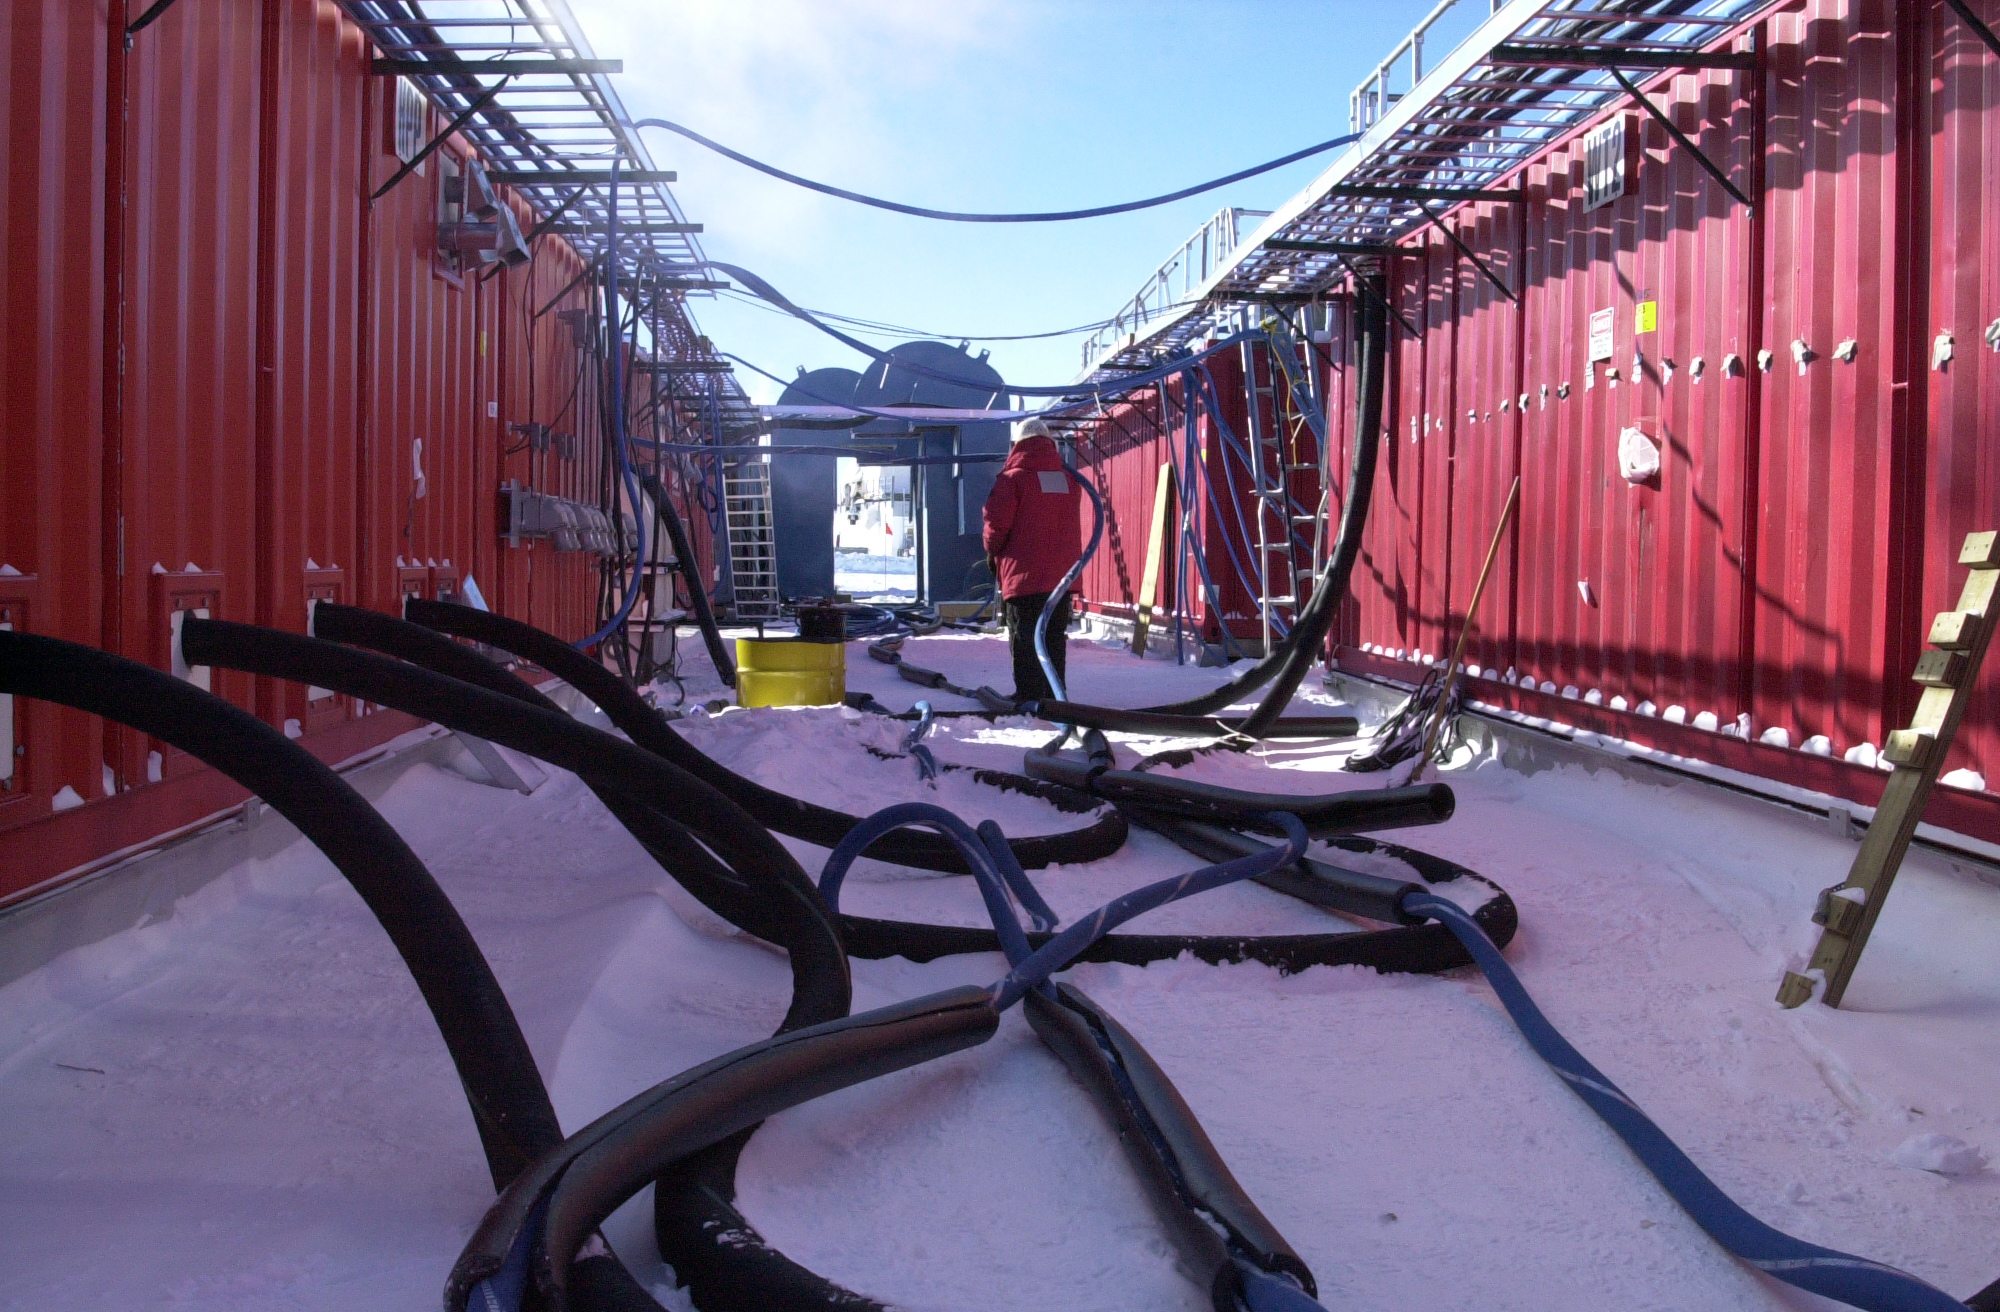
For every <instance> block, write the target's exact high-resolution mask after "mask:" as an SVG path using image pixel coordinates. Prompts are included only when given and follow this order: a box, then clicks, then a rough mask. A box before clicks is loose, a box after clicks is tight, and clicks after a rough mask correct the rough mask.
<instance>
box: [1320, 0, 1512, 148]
mask: <svg viewBox="0 0 2000 1312" xmlns="http://www.w3.org/2000/svg"><path fill="white" fill-rule="evenodd" d="M1476 3H1478V0H1439V2H1438V7H1437V8H1435V9H1433V10H1431V11H1430V13H1428V14H1426V15H1425V16H1424V21H1423V22H1421V23H1418V24H1417V25H1416V27H1414V28H1412V29H1411V31H1410V34H1409V35H1408V36H1406V37H1404V38H1403V41H1402V44H1400V45H1398V46H1397V47H1396V48H1395V49H1394V50H1391V51H1390V52H1389V57H1388V58H1386V59H1384V60H1383V61H1382V62H1381V63H1380V64H1378V65H1376V68H1375V71H1374V72H1373V73H1370V74H1369V75H1368V77H1367V79H1366V80H1364V81H1363V82H1362V83H1361V85H1360V86H1358V87H1356V88H1354V92H1353V94H1351V95H1350V96H1348V98H1347V122H1348V131H1350V132H1366V131H1367V130H1368V129H1369V128H1371V127H1374V126H1375V124H1376V123H1377V122H1379V121H1380V120H1381V118H1382V116H1383V115H1384V114H1386V113H1388V112H1389V111H1390V109H1392V108H1394V106H1395V104H1396V102H1397V101H1398V100H1401V99H1402V98H1403V96H1404V95H1405V94H1406V93H1407V91H1408V90H1409V89H1411V88H1414V87H1415V86H1416V85H1417V84H1418V83H1419V82H1422V81H1423V80H1424V37H1425V36H1426V35H1427V34H1428V33H1429V32H1430V30H1431V29H1432V28H1433V27H1436V26H1437V25H1438V23H1439V21H1440V20H1442V19H1443V18H1444V16H1445V15H1446V14H1448V13H1450V12H1451V11H1452V10H1454V9H1456V8H1458V6H1459V5H1461V4H1476ZM1486 3H1487V11H1486V12H1487V14H1488V16H1491V15H1493V14H1497V13H1499V12H1500V10H1501V8H1502V7H1503V6H1504V5H1505V3H1506V0H1486ZM1406 59H1407V61H1408V65H1409V73H1410V78H1409V81H1408V82H1406V83H1404V90H1403V91H1397V90H1396V89H1395V88H1394V86H1393V85H1392V83H1393V81H1394V78H1395V74H1396V71H1397V65H1398V64H1400V63H1403V62H1404V61H1405V60H1406Z"/></svg>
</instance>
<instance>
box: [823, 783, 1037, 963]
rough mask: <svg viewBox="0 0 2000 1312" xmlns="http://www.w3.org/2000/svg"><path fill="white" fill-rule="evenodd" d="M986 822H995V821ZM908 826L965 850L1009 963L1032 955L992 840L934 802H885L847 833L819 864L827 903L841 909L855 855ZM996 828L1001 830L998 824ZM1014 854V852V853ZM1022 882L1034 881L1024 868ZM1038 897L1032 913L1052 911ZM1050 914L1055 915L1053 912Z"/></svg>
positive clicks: (975, 881)
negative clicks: (883, 805)
mask: <svg viewBox="0 0 2000 1312" xmlns="http://www.w3.org/2000/svg"><path fill="white" fill-rule="evenodd" d="M987 823H989V824H990V823H991V821H989V822H987ZM906 826H920V827H922V828H925V829H929V830H933V831H934V832H936V833H939V834H942V835H944V837H946V838H948V839H950V840H951V842H952V845H953V846H955V847H957V848H958V850H959V853H960V855H962V856H964V858H965V865H966V868H967V869H968V870H970V871H971V872H972V878H973V882H974V883H976V884H977V885H978V886H979V895H980V897H981V898H983V899H984V900H985V902H986V914H987V916H988V917H990V918H991V919H992V921H993V932H994V933H995V934H997V935H998V936H999V938H1000V951H1001V952H1002V953H1003V954H1005V956H1006V958H1007V960H1008V962H1009V963H1010V964H1016V963H1019V962H1022V961H1025V960H1027V959H1028V956H1029V948H1028V937H1027V935H1026V934H1024V933H1023V932H1022V931H1021V922H1020V920H1019V918H1018V917H1016V916H1015V915H1014V908H1013V907H1012V906H1011V905H1010V904H1009V903H1008V901H1007V893H1008V890H1009V888H1010V886H1012V885H1011V883H1010V881H1009V880H1008V878H1007V877H1006V876H1005V875H1003V874H1002V873H1001V869H1000V867H999V866H997V865H995V864H994V860H993V851H992V849H991V848H990V847H989V846H988V845H987V842H986V840H985V838H984V837H982V836H981V835H980V834H979V833H978V832H976V831H974V830H973V828H972V827H971V826H970V825H968V824H966V823H965V821H963V820H961V819H959V818H958V817H957V816H955V815H953V814H952V813H951V812H949V811H947V810H945V809H944V808H943V807H941V806H933V805H932V804H931V803H929V802H902V803H899V804H898V805H895V806H885V807H883V808H882V809H881V810H880V811H877V812H876V813H875V814H874V815H871V816H869V817H868V818H867V819H865V820H863V821H862V822H861V823H860V824H858V825H856V826H854V828H852V829H850V830H848V831H847V834H846V836H845V837H843V838H842V839H841V840H840V842H839V844H838V845H837V846H835V848H834V849H833V851H832V853H831V854H830V855H828V857H827V858H826V864H825V865H824V866H822V867H821V868H820V872H819V895H820V896H821V897H823V898H825V899H826V905H827V908H828V909H829V910H831V911H835V912H838V911H839V910H840V886H841V885H842V884H843V883H845V882H846V881H847V872H848V869H849V868H850V867H851V866H853V864H854V859H855V858H856V857H858V856H860V855H861V853H862V851H863V850H864V849H865V848H867V846H868V845H869V844H870V843H872V842H874V841H875V840H876V839H878V838H880V837H882V836H883V835H884V834H888V833H893V832H894V831H896V830H898V829H902V828H904V827H906ZM995 830H996V832H997V830H998V826H997V825H996V826H995ZM1006 841H1007V840H1006V837H1005V836H1004V835H1002V837H1001V839H1000V842H1001V845H1002V846H1005V845H1006ZM1009 855H1010V856H1011V853H1010V854H1009ZM1014 869H1016V870H1019V869H1020V867H1019V865H1018V864H1016V865H1015V866H1014ZM1020 886H1025V887H1027V888H1028V889H1029V890H1030V891H1032V890H1033V885H1032V884H1029V883H1028V877H1027V875H1026V874H1025V873H1023V874H1022V875H1021V876H1020ZM1035 902H1036V905H1037V906H1038V907H1039V908H1040V911H1036V910H1035V909H1033V908H1031V909H1030V911H1029V914H1030V915H1033V916H1036V917H1037V918H1038V919H1039V918H1040V917H1041V915H1042V914H1043V913H1046V912H1048V904H1047V903H1045V902H1043V901H1042V900H1041V897H1040V895H1039V894H1036V895H1035ZM1024 903H1025V899H1024ZM1050 918H1051V919H1053V916H1052V915H1051V917H1050Z"/></svg>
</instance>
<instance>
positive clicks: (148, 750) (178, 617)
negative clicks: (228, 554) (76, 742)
mask: <svg viewBox="0 0 2000 1312" xmlns="http://www.w3.org/2000/svg"><path fill="white" fill-rule="evenodd" d="M155 569H156V572H155V573H154V574H153V575H152V576H151V580H150V581H151V595H150V597H149V598H148V600H149V602H150V611H151V625H150V628H151V630H152V634H153V643H152V664H153V666H154V668H156V669H162V670H165V671H167V672H168V673H169V674H171V675H173V676H174V677H175V678H176V679H185V680H187V681H188V682H189V683H191V684H193V685H194V686H195V687H197V688H200V689H201V690H202V691H204V692H219V691H220V690H219V689H217V688H216V687H215V682H216V680H215V674H214V671H213V670H211V669H210V668H209V667H208V666H206V665H189V664H188V663H187V661H186V660H184V659H182V656H181V625H182V624H183V623H184V622H185V621H186V620H187V618H188V617H189V616H190V615H192V616H194V617H195V618H196V619H204V620H205V619H213V618H215V617H216V616H218V615H221V614H222V602H223V592H224V585H225V582H226V579H225V576H224V575H223V573H222V571H221V570H205V569H193V568H190V569H184V570H179V571H168V570H165V569H160V568H158V567H157V566H156V567H155ZM144 747H145V751H144V761H143V767H142V765H141V762H140V761H139V760H138V759H135V758H132V757H127V758H126V759H125V777H126V779H127V780H128V781H130V780H133V779H134V778H135V777H136V772H137V771H138V770H140V769H141V768H143V770H144V775H143V777H144V779H145V780H146V782H148V783H159V782H161V781H162V780H166V779H172V778H175V777H177V776H179V775H183V774H188V773H191V772H193V771H195V770H197V769H200V768H201V762H199V761H198V760H196V759H195V758H194V757H192V756H190V755H188V754H187V753H186V752H183V751H182V750H181V749H180V748H178V747H175V746H173V745H172V744H171V743H168V742H167V741H165V740H164V739H160V738H149V739H145V740H144Z"/></svg>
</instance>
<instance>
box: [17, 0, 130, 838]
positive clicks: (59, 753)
mask: <svg viewBox="0 0 2000 1312" xmlns="http://www.w3.org/2000/svg"><path fill="white" fill-rule="evenodd" d="M107 58H108V45H107V42H106V37H105V30H104V26H103V24H102V22H101V21H94V20H93V19H92V18H91V17H90V16H89V15H88V14H87V13H80V12H79V7H78V6H76V5H75V4H72V3H69V0H18V2H17V3H14V4H12V5H11V7H10V8H9V10H8V13H7V20H6V21H5V22H0V69H4V73H0V81H4V85H0V179H4V186H5V191H6V196H7V202H6V204H5V205H4V206H0V249H4V250H6V251H7V252H8V258H7V259H6V260H5V261H4V262H0V348H4V350H5V352H6V359H7V366H6V368H5V369H4V370H0V406H4V410H5V413H6V415H7V426H8V427H7V432H8V437H7V440H5V441H0V623H5V624H11V625H12V626H14V627H15V628H16V629H20V630H26V631H31V632H37V633H43V634H47V635H49V636H52V637H58V638H64V639H67V640H69V641H71V642H81V643H87V644H90V645H93V646H94V645H96V644H97V640H98V616H99V613H100V608H101V604H102V581H101V579H102V576H101V568H102V559H101V551H102V544H103V532H102V523H103V521H102V518H101V515H102V502H101V480H102V462H101V460H100V456H99V451H100V445H99V435H100V433H101V431H102V426H103V422H104V372H103V359H104V356H103V344H104V321H103V313H104V290H103V289H104V149H105V144H104V143H105V116H104V105H105V84H106V76H107V74H106V63H107ZM29 433H32V434H34V437H35V440H33V441H27V440H23V436H24V435H26V434H29ZM17 710H18V712H19V713H18V714H17V717H16V728H17V734H18V738H19V744H20V746H21V747H22V748H23V749H24V750H23V751H22V753H21V754H20V755H18V756H17V757H16V759H15V764H16V772H15V776H14V778H13V780H12V781H11V785H10V786H9V787H6V788H5V789H4V790H0V828H5V827H7V826H10V825H15V824H19V823H21V822H22V821H23V820H26V819H32V818H36V817H39V816H42V815H46V814H48V810H49V804H50V800H51V798H52V797H53V796H54V795H55V794H56V792H58V791H59V790H60V789H62V788H63V787H65V786H68V787H72V788H74V789H76V791H77V792H78V793H79V794H82V795H85V796H88V795H89V794H90V793H92V792H94V791H95V787H94V785H95V784H96V782H97V780H98V777H99V773H100V772H99V765H100V761H101V743H102V733H101V731H100V729H99V726H98V722H97V721H96V720H94V719H92V718H90V717H88V716H84V715H79V714H77V713H75V712H71V711H59V710H57V709H56V708H54V707H51V706H47V705H45V704H42V703H25V704H21V703H17Z"/></svg>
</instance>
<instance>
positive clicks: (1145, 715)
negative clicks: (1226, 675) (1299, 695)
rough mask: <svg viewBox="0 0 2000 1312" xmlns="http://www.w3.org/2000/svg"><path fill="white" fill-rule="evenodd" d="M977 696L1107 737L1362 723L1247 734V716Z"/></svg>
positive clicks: (1341, 719) (1344, 731)
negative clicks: (1134, 709) (1098, 732)
mask: <svg viewBox="0 0 2000 1312" xmlns="http://www.w3.org/2000/svg"><path fill="white" fill-rule="evenodd" d="M979 691H980V693H986V694H987V695H985V696H980V697H979V701H980V703H981V704H982V705H984V706H986V707H987V708H988V709H998V708H999V707H1001V706H1006V707H1008V708H1010V709H1011V711H1012V713H1013V714H1017V715H1032V716H1034V717H1036V718H1037V719H1042V720H1048V721H1050V722H1052V723H1055V724H1073V725H1076V726H1077V727H1078V728H1085V729H1103V730H1105V731H1107V732H1110V733H1143V734H1158V735H1160V736H1161V737H1169V738H1241V739H1243V740H1245V741H1246V742H1247V741H1249V740H1250V739H1251V738H1352V737H1354V736H1355V735H1356V734H1357V733H1359V732H1360V731H1361V722H1360V721H1359V720H1357V719H1355V718H1354V717H1353V716H1351V715H1288V716H1285V717H1284V718H1283V719H1279V720H1274V721H1272V722H1271V723H1270V724H1269V725H1267V726H1265V727H1264V728H1263V729H1262V730H1261V732H1254V731H1252V728H1251V725H1252V719H1253V718H1254V717H1251V716H1221V715H1204V716H1193V715H1177V714H1169V713H1167V712H1163V711H1128V710H1125V709H1123V708H1122V707H1117V706H1092V705H1090V704H1088V703H1086V702H1066V701H1065V702H1059V701H1054V700H1043V701H1034V702H1022V703H1018V704H1016V703H1013V702H1009V701H1007V700H1006V699H1005V698H1004V697H1001V695H1000V694H999V693H997V692H992V691H991V690H990V689H983V688H982V689H980V690H979ZM974 695H975V696H978V694H974ZM1225 704H1226V703H1225Z"/></svg>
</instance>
